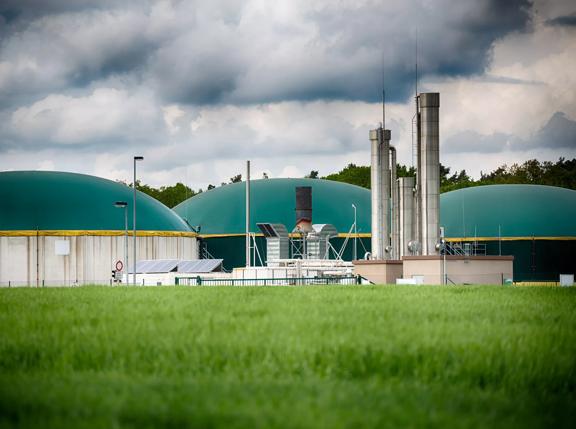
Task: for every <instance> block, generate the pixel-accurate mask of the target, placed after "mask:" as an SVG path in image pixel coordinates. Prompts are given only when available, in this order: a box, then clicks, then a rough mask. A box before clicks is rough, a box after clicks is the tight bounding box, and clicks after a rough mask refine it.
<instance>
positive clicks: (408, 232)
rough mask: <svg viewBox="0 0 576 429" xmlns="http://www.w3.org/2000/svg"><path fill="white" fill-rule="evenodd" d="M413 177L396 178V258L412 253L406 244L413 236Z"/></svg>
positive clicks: (414, 181) (414, 180)
mask: <svg viewBox="0 0 576 429" xmlns="http://www.w3.org/2000/svg"><path fill="white" fill-rule="evenodd" d="M415 183H416V179H415V178H414V177H400V178H399V179H398V194H399V195H398V196H399V198H398V218H399V222H398V223H399V224H400V234H399V239H400V243H399V244H400V252H399V253H398V259H400V258H401V257H402V256H408V255H412V253H413V252H411V250H410V248H409V247H408V244H409V243H410V242H411V241H413V240H414V239H415V237H414V232H415V231H414V228H413V226H414V220H415V219H414V215H415V213H414V185H415Z"/></svg>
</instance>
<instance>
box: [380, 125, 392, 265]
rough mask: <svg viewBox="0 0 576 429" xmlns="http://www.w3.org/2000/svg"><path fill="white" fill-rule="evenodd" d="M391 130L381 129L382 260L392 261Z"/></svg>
mask: <svg viewBox="0 0 576 429" xmlns="http://www.w3.org/2000/svg"><path fill="white" fill-rule="evenodd" d="M390 137H391V133H390V130H385V129H383V128H380V139H381V147H382V150H381V152H380V153H381V155H382V161H381V164H380V165H382V173H381V177H382V221H381V222H382V241H383V247H384V253H382V259H390V249H391V247H390V220H391V217H390Z"/></svg>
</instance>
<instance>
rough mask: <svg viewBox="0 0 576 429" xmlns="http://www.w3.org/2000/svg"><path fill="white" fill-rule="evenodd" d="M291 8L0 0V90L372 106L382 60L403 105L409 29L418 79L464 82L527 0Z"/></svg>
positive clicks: (522, 20)
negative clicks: (109, 87) (133, 90)
mask: <svg viewBox="0 0 576 429" xmlns="http://www.w3.org/2000/svg"><path fill="white" fill-rule="evenodd" d="M294 4H295V6H292V5H291V4H290V3H289V6H288V8H290V7H291V6H292V7H294V8H295V9H296V12H295V13H292V14H290V13H288V14H286V16H282V15H275V14H274V12H275V10H276V8H275V7H274V6H273V5H267V6H262V5H258V6H254V5H252V4H251V3H250V2H235V1H229V0H220V1H213V2H174V3H159V2H139V1H127V0H125V1H108V2H106V1H105V2H102V1H90V0H84V1H77V0H54V1H41V0H36V1H32V0H28V1H16V0H8V1H4V2H3V4H2V6H1V7H0V14H2V15H3V16H4V21H5V22H4V25H3V26H2V28H4V30H3V32H4V37H3V43H2V45H1V47H0V62H2V63H3V64H4V68H5V72H4V77H2V73H0V94H2V95H3V96H4V98H5V100H9V101H8V103H10V104H18V102H19V100H18V97H19V96H22V97H24V98H23V100H24V101H25V102H27V101H28V100H29V99H30V97H32V98H34V97H35V98H36V99H38V98H40V97H42V96H44V95H46V94H49V93H51V92H53V91H62V90H68V89H70V88H71V87H83V86H89V85H93V84H94V83H95V82H98V81H100V80H103V79H107V78H108V77H109V76H111V75H116V74H130V75H131V78H133V79H140V80H142V82H143V84H145V85H148V86H152V87H153V88H155V89H156V91H157V92H158V94H159V95H160V96H161V97H162V98H163V99H164V100H165V101H166V102H180V103H187V104H198V105H206V104H215V103H240V104H242V103H249V104H250V103H263V102H271V101H282V100H300V101H309V100H319V99H327V100H336V99H338V100H364V101H377V100H378V99H379V97H380V86H381V75H382V57H383V56H384V64H385V76H386V86H387V95H388V98H389V99H390V100H391V101H401V100H404V99H406V98H407V97H408V96H409V94H410V93H411V92H412V88H413V81H414V46H415V42H414V41H415V37H414V31H415V29H416V27H418V31H419V45H420V49H419V50H420V53H419V62H420V70H421V74H422V75H424V76H426V75H429V74H432V75H439V76H462V75H470V74H481V73H482V72H483V71H484V69H485V67H486V64H487V61H488V60H489V58H490V50H491V46H492V44H493V43H494V41H496V40H498V39H499V38H501V37H503V36H505V35H506V34H508V33H510V32H515V31H523V30H525V29H526V28H527V26H528V25H529V24H530V16H531V15H530V6H531V4H530V2H529V1H528V0H510V1H506V2H502V1H499V0H484V1H476V0H470V1H466V2H453V1H451V0H440V1H436V2H431V3H429V2H425V1H416V0H413V1H410V2H406V1H389V2H386V3H384V4H380V3H373V2H366V3H362V2H354V3H350V4H348V5H346V3H343V4H341V3H338V4H334V3H332V2H321V1H320V2H318V3H314V4H312V5H308V4H306V3H303V4H301V5H298V4H297V3H294ZM259 8H260V9H263V10H259ZM39 68H42V70H41V71H39ZM0 71H1V70H0ZM3 80H4V82H3Z"/></svg>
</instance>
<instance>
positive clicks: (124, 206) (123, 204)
mask: <svg viewBox="0 0 576 429" xmlns="http://www.w3.org/2000/svg"><path fill="white" fill-rule="evenodd" d="M114 207H118V208H119V209H120V208H122V209H124V266H125V267H126V283H128V203H127V202H126V201H116V202H115V203H114Z"/></svg>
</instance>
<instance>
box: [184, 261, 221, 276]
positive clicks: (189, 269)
mask: <svg viewBox="0 0 576 429" xmlns="http://www.w3.org/2000/svg"><path fill="white" fill-rule="evenodd" d="M222 261H223V259H198V260H195V261H180V263H179V264H178V272H180V273H211V272H212V271H214V270H216V269H217V268H218V267H220V266H221V265H222Z"/></svg>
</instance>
